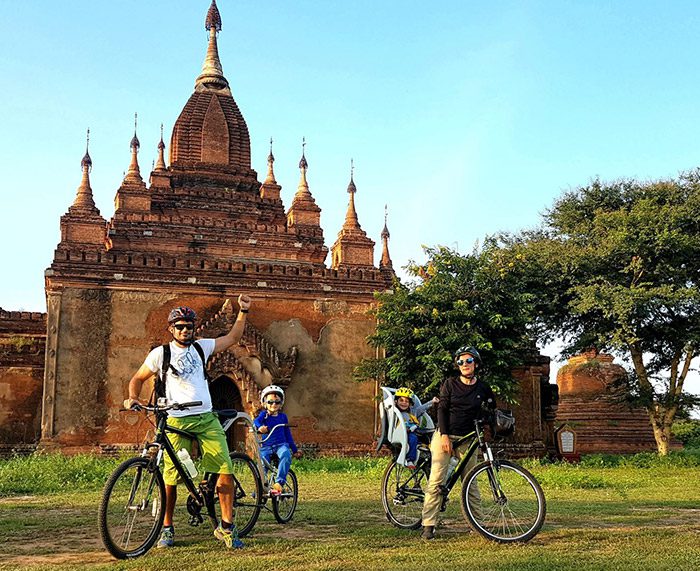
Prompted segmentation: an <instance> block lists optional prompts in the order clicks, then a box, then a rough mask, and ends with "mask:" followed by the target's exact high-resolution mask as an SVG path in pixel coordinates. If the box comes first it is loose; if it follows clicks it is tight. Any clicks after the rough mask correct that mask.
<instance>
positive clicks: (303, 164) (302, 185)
mask: <svg viewBox="0 0 700 571" xmlns="http://www.w3.org/2000/svg"><path fill="white" fill-rule="evenodd" d="M308 168H309V163H308V162H307V161H306V137H302V139H301V159H300V160H299V170H300V171H301V177H300V179H299V186H298V187H297V194H296V196H302V195H307V194H308V195H309V196H310V195H311V193H310V192H309V183H308V182H307V180H306V171H307V170H308Z"/></svg>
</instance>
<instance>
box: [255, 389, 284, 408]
mask: <svg viewBox="0 0 700 571" xmlns="http://www.w3.org/2000/svg"><path fill="white" fill-rule="evenodd" d="M270 393H277V394H278V395H279V396H280V398H281V399H282V404H284V390H283V389H282V387H278V386H277V385H267V386H266V387H265V388H264V389H263V390H262V393H260V402H261V403H262V404H265V397H267V395H269V394H270Z"/></svg>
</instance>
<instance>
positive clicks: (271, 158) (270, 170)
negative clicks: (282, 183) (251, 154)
mask: <svg viewBox="0 0 700 571" xmlns="http://www.w3.org/2000/svg"><path fill="white" fill-rule="evenodd" d="M274 163H275V155H273V154H272V137H270V154H269V155H267V178H266V179H265V182H266V183H272V184H277V181H276V180H275V170H274V167H273V165H274Z"/></svg>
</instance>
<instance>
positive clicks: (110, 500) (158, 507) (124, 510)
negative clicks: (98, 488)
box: [97, 458, 165, 559]
mask: <svg viewBox="0 0 700 571" xmlns="http://www.w3.org/2000/svg"><path fill="white" fill-rule="evenodd" d="M164 517H165V484H164V482H163V476H162V474H161V473H160V470H159V469H158V468H155V469H153V468H152V467H151V461H150V460H149V459H148V458H131V459H129V460H126V461H124V462H122V463H121V464H120V465H119V466H117V469H116V470H114V472H113V473H112V475H111V476H110V477H109V479H108V480H107V483H106V484H105V487H104V491H103V492H102V500H101V502H100V507H99V509H98V516H97V521H98V527H99V530H100V536H101V537H102V543H103V544H104V546H105V547H106V548H107V551H109V552H110V553H111V554H112V555H113V556H114V557H116V558H117V559H132V558H134V557H140V556H141V555H144V554H145V553H146V552H147V551H148V550H149V549H150V548H151V547H153V544H154V543H155V542H156V539H158V536H159V534H160V530H161V528H162V527H163V518H164Z"/></svg>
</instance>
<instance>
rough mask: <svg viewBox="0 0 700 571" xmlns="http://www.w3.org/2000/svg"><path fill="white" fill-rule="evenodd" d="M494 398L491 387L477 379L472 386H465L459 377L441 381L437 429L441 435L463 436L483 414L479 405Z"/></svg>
mask: <svg viewBox="0 0 700 571" xmlns="http://www.w3.org/2000/svg"><path fill="white" fill-rule="evenodd" d="M488 399H492V404H491V406H495V403H496V397H495V396H494V394H493V391H492V390H491V387H490V386H489V385H487V384H486V383H485V382H483V381H481V380H479V379H477V381H476V383H474V384H473V385H465V384H464V383H463V382H462V381H461V380H460V378H459V377H452V378H450V379H446V380H445V381H443V383H442V386H441V387H440V403H439V404H438V428H439V429H440V433H442V434H451V435H454V436H464V435H465V434H469V433H470V432H471V431H472V430H474V421H475V420H476V419H477V418H480V417H481V415H482V414H483V411H482V408H481V405H482V403H484V402H487V401H488Z"/></svg>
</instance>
